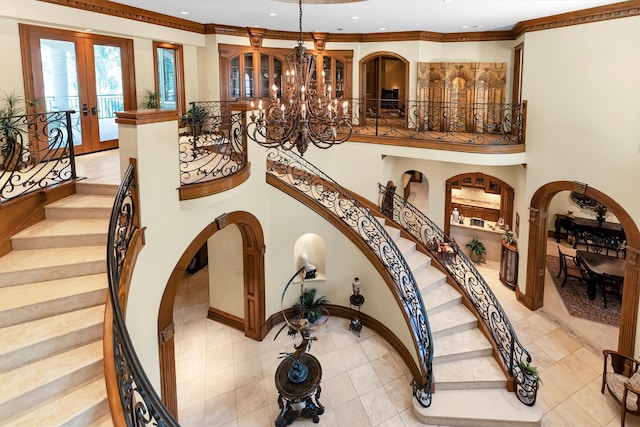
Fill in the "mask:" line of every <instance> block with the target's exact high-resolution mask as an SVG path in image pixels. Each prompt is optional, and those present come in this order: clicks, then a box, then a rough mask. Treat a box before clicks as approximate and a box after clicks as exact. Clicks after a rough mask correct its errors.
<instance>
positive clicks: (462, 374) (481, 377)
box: [433, 356, 506, 389]
mask: <svg viewBox="0 0 640 427" xmlns="http://www.w3.org/2000/svg"><path fill="white" fill-rule="evenodd" d="M433 371H434V375H435V378H436V382H437V385H440V383H442V382H475V381H496V382H505V381H506V377H505V375H504V373H503V372H502V369H500V366H499V365H498V362H496V360H495V359H494V358H493V356H483V357H473V358H470V359H466V360H454V361H451V362H443V363H437V364H434V365H433ZM501 385H504V384H501ZM436 387H437V386H436ZM467 388H474V387H473V386H467ZM438 389H439V388H438Z"/></svg>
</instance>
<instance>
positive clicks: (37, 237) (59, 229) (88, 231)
mask: <svg viewBox="0 0 640 427" xmlns="http://www.w3.org/2000/svg"><path fill="white" fill-rule="evenodd" d="M108 231H109V220H108V219H45V220H44V221H40V222H38V223H36V224H34V225H32V226H31V227H29V228H27V229H26V230H23V231H21V232H19V233H18V234H16V235H14V236H13V237H12V238H11V246H12V248H13V250H14V251H16V250H26V249H45V248H62V247H73V246H97V245H106V244H107V234H108Z"/></svg>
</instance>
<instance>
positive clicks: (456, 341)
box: [433, 328, 493, 357]
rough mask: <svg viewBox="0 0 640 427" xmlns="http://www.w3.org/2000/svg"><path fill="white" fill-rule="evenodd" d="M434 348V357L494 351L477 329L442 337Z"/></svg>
mask: <svg viewBox="0 0 640 427" xmlns="http://www.w3.org/2000/svg"><path fill="white" fill-rule="evenodd" d="M433 347H434V357H442V356H447V355H453V354H460V353H467V352H472V351H481V350H487V349H489V350H492V349H493V347H491V344H489V341H488V340H487V338H486V337H485V336H484V334H483V333H482V332H480V330H479V329H477V328H475V329H469V330H466V331H461V332H456V333H455V334H450V335H445V336H443V337H440V338H438V340H437V342H435V343H434V346H433Z"/></svg>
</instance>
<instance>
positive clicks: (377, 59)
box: [360, 52, 409, 111]
mask: <svg viewBox="0 0 640 427" xmlns="http://www.w3.org/2000/svg"><path fill="white" fill-rule="evenodd" d="M360 98H361V100H362V101H363V103H364V105H366V108H364V109H363V111H365V110H370V109H373V110H376V111H377V110H378V109H379V108H380V107H384V106H382V105H377V103H376V101H375V100H384V102H385V106H386V107H390V108H395V109H398V108H402V107H403V106H404V105H406V102H407V100H408V99H409V61H407V60H406V59H405V58H403V57H402V56H401V55H398V54H397V53H394V52H374V53H371V54H369V55H367V56H365V57H364V58H362V59H361V60H360Z"/></svg>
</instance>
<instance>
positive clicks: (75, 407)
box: [6, 377, 113, 426]
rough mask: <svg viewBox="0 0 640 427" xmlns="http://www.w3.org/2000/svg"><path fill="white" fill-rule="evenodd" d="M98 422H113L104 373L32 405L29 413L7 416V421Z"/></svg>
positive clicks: (47, 423)
mask: <svg viewBox="0 0 640 427" xmlns="http://www.w3.org/2000/svg"><path fill="white" fill-rule="evenodd" d="M97 422H100V424H95V425H104V426H113V422H112V421H111V415H110V414H109V402H108V400H107V389H106V387H105V383H104V378H102V377H100V378H97V379H94V380H93V381H91V382H89V383H87V384H83V385H82V386H80V387H77V388H75V389H74V390H72V391H71V392H69V393H66V394H64V395H60V396H57V397H56V398H55V399H52V400H51V401H50V402H47V403H46V404H44V405H40V406H38V407H36V408H32V410H30V411H29V413H27V414H25V415H22V416H19V417H17V418H13V419H11V420H8V421H7V423H6V425H8V426H62V425H66V426H89V425H94V423H97ZM105 422H109V424H106V423H105Z"/></svg>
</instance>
